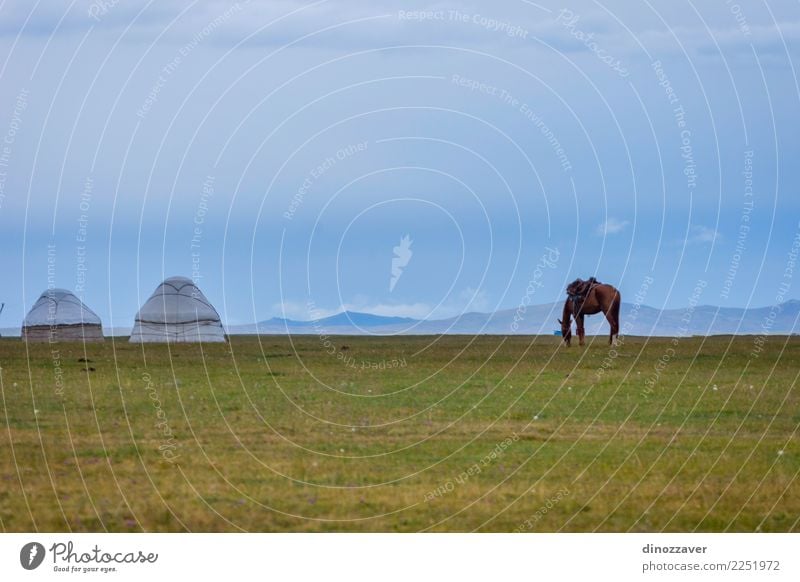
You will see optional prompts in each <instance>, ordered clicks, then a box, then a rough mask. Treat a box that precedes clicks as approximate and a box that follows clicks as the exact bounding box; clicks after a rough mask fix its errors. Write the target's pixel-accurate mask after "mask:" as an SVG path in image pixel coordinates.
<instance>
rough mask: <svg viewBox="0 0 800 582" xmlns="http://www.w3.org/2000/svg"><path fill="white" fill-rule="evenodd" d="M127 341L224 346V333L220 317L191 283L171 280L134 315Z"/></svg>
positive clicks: (181, 278) (184, 280)
mask: <svg viewBox="0 0 800 582" xmlns="http://www.w3.org/2000/svg"><path fill="white" fill-rule="evenodd" d="M130 341H131V343H150V342H170V343H187V342H224V341H225V330H224V329H223V327H222V322H221V321H220V319H219V313H217V310H216V309H214V306H213V305H211V303H209V301H208V299H206V297H205V295H203V293H202V291H200V289H198V288H197V285H195V284H194V282H193V281H192V280H191V279H187V278H186V277H170V278H169V279H166V280H165V281H164V282H163V283H161V285H159V286H158V288H156V290H155V291H154V292H153V294H152V295H151V296H150V299H148V300H147V301H146V302H145V304H144V305H142V308H141V309H140V310H139V313H137V314H136V321H135V323H134V326H133V331H132V332H131V339H130Z"/></svg>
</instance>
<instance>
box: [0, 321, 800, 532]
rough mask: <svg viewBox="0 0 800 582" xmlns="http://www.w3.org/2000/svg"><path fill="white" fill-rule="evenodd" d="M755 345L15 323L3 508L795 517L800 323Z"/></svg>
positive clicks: (112, 527)
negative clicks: (185, 341) (57, 330)
mask: <svg viewBox="0 0 800 582" xmlns="http://www.w3.org/2000/svg"><path fill="white" fill-rule="evenodd" d="M757 345H758V344H756V343H754V338H753V337H738V338H735V339H734V338H731V337H715V338H685V339H680V340H670V339H651V340H645V339H643V338H632V337H629V338H624V340H623V341H622V344H621V345H620V346H618V347H617V351H616V352H609V348H608V346H607V345H606V344H605V338H597V339H596V340H595V341H594V343H593V344H592V345H589V346H587V347H586V348H579V347H577V346H575V345H573V347H572V348H571V349H568V350H567V349H559V348H558V338H554V337H538V338H530V337H509V338H504V337H496V336H484V337H478V338H471V337H443V338H439V339H436V338H431V337H402V338H363V337H362V338H357V337H346V338H332V339H331V343H330V344H329V346H325V345H323V344H322V343H321V342H320V339H319V338H317V337H300V338H298V337H294V338H288V337H272V336H269V337H262V338H260V340H259V338H255V337H233V338H232V339H231V343H230V344H228V345H206V346H204V347H202V348H201V347H200V346H198V345H183V346H172V347H169V348H168V347H167V346H165V345H149V346H147V347H146V348H145V349H144V350H142V348H141V347H140V346H132V345H130V344H128V343H127V342H126V341H124V340H117V341H109V340H107V341H106V342H105V343H104V344H99V345H98V344H94V345H87V346H86V347H85V348H84V346H83V345H80V344H56V345H48V344H39V345H34V344H31V345H30V346H27V347H26V345H25V344H24V343H22V342H20V341H19V340H18V339H9V338H7V339H3V340H0V366H2V371H1V373H0V379H2V383H1V384H0V389H1V390H2V401H0V406H1V407H2V411H1V412H0V451H2V455H1V456H0V528H1V529H2V530H3V531H27V530H38V531H105V530H108V531H142V530H144V531H186V530H190V531H239V530H246V531H417V530H429V531H472V530H478V531H515V530H518V531H595V530H597V531H661V530H665V531H693V530H697V531H756V530H761V531H798V530H800V521H799V520H800V479H799V478H798V477H799V476H798V472H800V438H799V437H798V428H800V390H798V385H797V381H798V371H800V366H798V362H800V338H786V337H770V338H768V339H767V341H766V343H765V344H764V345H763V349H762V351H760V352H758V351H755V352H754V347H757ZM328 352H333V353H328ZM81 359H87V360H89V361H88V362H84V361H80V360H81ZM362 362H366V366H365V367H364V368H362V367H361V364H362ZM384 366H385V367H384Z"/></svg>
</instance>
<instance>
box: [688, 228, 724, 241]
mask: <svg viewBox="0 0 800 582" xmlns="http://www.w3.org/2000/svg"><path fill="white" fill-rule="evenodd" d="M721 236H722V235H721V234H720V233H719V232H717V231H716V230H714V229H713V228H710V227H708V226H703V225H701V224H695V225H692V228H691V229H690V231H689V238H688V239H687V242H689V243H690V244H706V243H710V242H714V241H715V240H717V239H718V238H721Z"/></svg>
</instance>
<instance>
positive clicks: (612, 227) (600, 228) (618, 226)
mask: <svg viewBox="0 0 800 582" xmlns="http://www.w3.org/2000/svg"><path fill="white" fill-rule="evenodd" d="M629 224H630V221H628V220H619V219H617V218H609V219H608V220H606V221H605V222H604V223H602V224H598V225H597V228H596V229H595V232H596V233H597V234H599V235H600V236H608V235H611V234H618V233H620V232H622V231H623V230H625V229H626V228H627V226H628V225H629Z"/></svg>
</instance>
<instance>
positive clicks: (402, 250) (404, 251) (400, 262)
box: [389, 235, 414, 293]
mask: <svg viewBox="0 0 800 582" xmlns="http://www.w3.org/2000/svg"><path fill="white" fill-rule="evenodd" d="M413 242H414V241H413V240H411V237H410V236H409V235H405V236H404V237H403V238H401V239H400V244H399V245H397V246H396V247H394V249H393V250H394V257H392V278H391V279H390V280H389V292H390V293H391V292H392V291H394V286H395V285H397V282H398V281H399V280H400V277H401V276H402V275H403V269H404V268H405V267H406V266H407V265H408V262H409V261H410V260H411V255H413V254H414V252H413V251H412V250H411V243H413Z"/></svg>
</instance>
